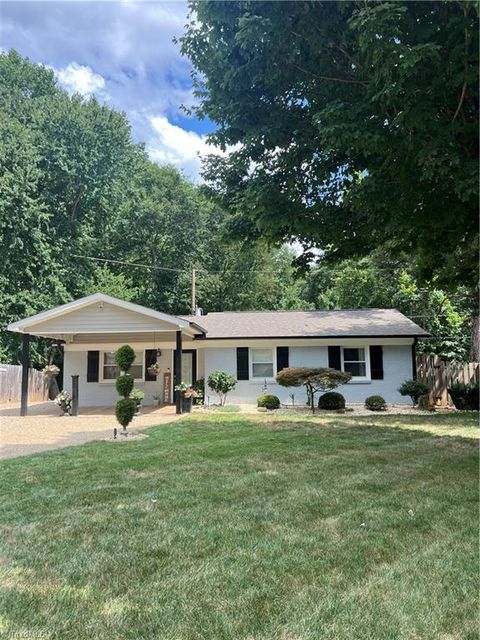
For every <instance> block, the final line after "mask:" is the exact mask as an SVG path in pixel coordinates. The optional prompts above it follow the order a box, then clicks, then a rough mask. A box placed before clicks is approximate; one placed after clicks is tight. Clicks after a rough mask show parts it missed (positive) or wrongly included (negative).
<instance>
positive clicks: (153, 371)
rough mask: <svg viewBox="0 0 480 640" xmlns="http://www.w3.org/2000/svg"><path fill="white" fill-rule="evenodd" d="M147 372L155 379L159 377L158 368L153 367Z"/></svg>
mask: <svg viewBox="0 0 480 640" xmlns="http://www.w3.org/2000/svg"><path fill="white" fill-rule="evenodd" d="M147 371H148V373H149V374H150V375H151V376H153V377H155V378H156V377H157V376H159V375H160V368H159V367H156V366H155V365H152V366H150V367H148V369H147Z"/></svg>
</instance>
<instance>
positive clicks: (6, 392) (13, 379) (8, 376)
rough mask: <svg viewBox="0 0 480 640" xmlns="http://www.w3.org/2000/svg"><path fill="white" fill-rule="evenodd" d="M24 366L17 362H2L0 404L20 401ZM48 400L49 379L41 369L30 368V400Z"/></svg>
mask: <svg viewBox="0 0 480 640" xmlns="http://www.w3.org/2000/svg"><path fill="white" fill-rule="evenodd" d="M21 389H22V367H21V366H20V365H16V364H0V404H7V403H8V402H20V395H21ZM42 400H48V379H47V378H45V376H44V375H43V374H42V372H41V371H37V370H36V369H29V370H28V401H29V402H41V401H42Z"/></svg>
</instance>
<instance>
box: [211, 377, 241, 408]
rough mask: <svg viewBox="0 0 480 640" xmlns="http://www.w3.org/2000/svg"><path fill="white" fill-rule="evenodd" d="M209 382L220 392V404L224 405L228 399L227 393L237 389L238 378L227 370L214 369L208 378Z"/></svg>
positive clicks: (213, 389) (213, 388)
mask: <svg viewBox="0 0 480 640" xmlns="http://www.w3.org/2000/svg"><path fill="white" fill-rule="evenodd" d="M207 384H208V386H209V387H210V389H212V391H215V392H216V393H217V394H218V397H219V398H220V405H221V406H222V407H223V405H224V404H225V402H226V400H227V393H228V392H229V391H232V389H235V387H236V385H237V379H236V378H234V377H233V376H232V375H231V374H230V373H227V372H226V371H213V372H212V373H211V374H210V375H209V376H208V379H207Z"/></svg>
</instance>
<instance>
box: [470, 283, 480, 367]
mask: <svg viewBox="0 0 480 640" xmlns="http://www.w3.org/2000/svg"><path fill="white" fill-rule="evenodd" d="M473 295H474V296H475V298H474V304H473V314H472V345H471V347H470V362H479V360H480V346H479V340H480V336H479V331H480V317H479V300H478V296H479V284H478V283H477V286H476V287H475V291H474V294H473Z"/></svg>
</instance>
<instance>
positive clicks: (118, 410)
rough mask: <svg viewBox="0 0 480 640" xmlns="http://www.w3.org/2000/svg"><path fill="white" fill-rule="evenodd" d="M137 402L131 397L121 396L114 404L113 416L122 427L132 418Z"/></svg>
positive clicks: (125, 426)
mask: <svg viewBox="0 0 480 640" xmlns="http://www.w3.org/2000/svg"><path fill="white" fill-rule="evenodd" d="M136 408H137V403H136V402H135V400H133V399H132V398H122V400H119V401H118V402H117V404H116V405H115V416H116V418H117V420H118V422H119V423H120V424H121V425H122V427H123V428H124V429H126V428H127V426H128V424H129V423H130V422H131V421H132V420H133V416H134V415H135V411H136Z"/></svg>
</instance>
